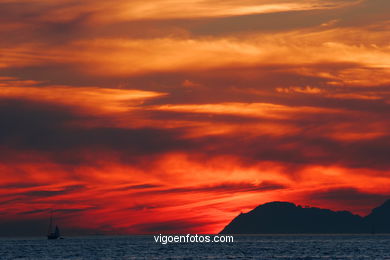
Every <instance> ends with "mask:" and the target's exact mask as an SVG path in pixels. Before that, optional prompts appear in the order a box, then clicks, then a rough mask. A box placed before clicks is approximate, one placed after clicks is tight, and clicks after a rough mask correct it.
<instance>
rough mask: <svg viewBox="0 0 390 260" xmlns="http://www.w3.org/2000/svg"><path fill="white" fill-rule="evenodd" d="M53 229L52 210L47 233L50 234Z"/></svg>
mask: <svg viewBox="0 0 390 260" xmlns="http://www.w3.org/2000/svg"><path fill="white" fill-rule="evenodd" d="M52 230H53V211H52V210H51V211H50V223H49V230H48V232H47V234H48V235H50V234H51V232H52Z"/></svg>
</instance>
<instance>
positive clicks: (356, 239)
mask: <svg viewBox="0 0 390 260" xmlns="http://www.w3.org/2000/svg"><path fill="white" fill-rule="evenodd" d="M0 259H1V260H3V259H4V260H5V259H306V260H309V259H390V235H363V236H361V235H311V236H310V235H297V236H295V235H271V236H266V235H264V236H235V237H234V243H229V244H219V243H218V244H217V243H207V244H205V243H204V244H193V243H188V244H167V245H162V244H158V243H155V242H154V239H153V236H127V237H105V236H100V237H74V238H66V239H63V240H46V239H44V238H15V239H9V238H7V239H5V238H2V239H0Z"/></svg>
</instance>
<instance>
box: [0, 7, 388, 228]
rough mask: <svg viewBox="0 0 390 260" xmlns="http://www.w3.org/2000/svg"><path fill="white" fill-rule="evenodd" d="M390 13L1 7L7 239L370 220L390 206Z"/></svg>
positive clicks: (0, 175)
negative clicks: (255, 217)
mask: <svg viewBox="0 0 390 260" xmlns="http://www.w3.org/2000/svg"><path fill="white" fill-rule="evenodd" d="M389 8H390V2H389V1H387V0H331V1H320V0H301V1H291V0H276V1H275V0H272V1H271V0H243V1H232V0H224V1H222V0H202V1H200V0H189V1H178V0H149V1H141V0H132V1H128V0H118V1H116V2H115V4H113V3H111V2H109V1H103V0H93V1H92V0H86V1H73V0H58V1H50V0H34V1H31V0H29V1H27V0H0V35H1V40H0V118H1V127H0V188H1V189H0V203H1V205H2V207H1V209H0V228H1V229H2V230H3V231H2V232H0V235H7V234H8V233H7V232H9V231H10V230H11V231H12V230H15V228H18V227H23V228H21V230H19V231H20V232H26V230H27V231H28V232H30V233H29V234H35V235H37V234H38V235H39V232H40V231H39V230H40V229H44V230H42V233H44V232H45V231H46V230H45V228H46V224H47V219H48V212H49V211H50V209H54V210H55V215H56V216H57V219H58V221H59V222H60V225H61V226H63V227H64V229H65V230H64V232H65V233H66V231H67V232H68V234H95V233H105V234H144V233H153V234H155V233H188V232H191V233H215V232H218V231H220V230H221V229H222V228H223V227H224V226H225V225H226V224H227V223H229V221H230V220H231V219H232V218H233V217H235V216H236V215H238V214H239V213H240V212H246V211H248V210H250V209H252V208H253V207H255V206H257V205H259V204H262V203H265V202H269V201H275V200H283V201H291V202H294V203H297V204H302V205H312V206H318V207H326V208H330V209H334V210H341V209H345V210H350V211H352V212H354V213H357V214H362V215H364V214H367V213H368V212H369V210H370V209H371V208H372V207H374V206H377V205H379V204H380V203H382V202H383V201H384V200H385V199H387V198H389V197H390V159H389V156H388V155H389V154H390V150H389V149H390V148H389V147H390V121H389V119H388V118H389V116H390V89H389V86H390V42H389V39H390V17H389V15H388V11H387V10H388V9H389ZM34 227H35V228H36V229H34ZM19 231H17V232H19ZM37 232H38V233H37ZM21 234H22V233H21Z"/></svg>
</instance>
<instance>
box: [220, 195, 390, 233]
mask: <svg viewBox="0 0 390 260" xmlns="http://www.w3.org/2000/svg"><path fill="white" fill-rule="evenodd" d="M364 233H390V200H388V201H386V202H385V203H384V204H382V205H381V206H379V207H377V208H374V209H373V210H372V211H371V213H370V214H369V215H367V216H366V217H361V216H358V215H354V214H352V213H351V212H348V211H332V210H329V209H321V208H314V207H301V206H297V205H295V204H293V203H289V202H270V203H266V204H263V205H260V206H258V207H257V208H255V209H253V210H251V211H250V212H248V213H241V214H240V215H238V216H237V217H236V218H234V219H233V221H232V222H230V224H228V225H227V226H226V227H225V228H224V229H223V230H222V231H221V234H364Z"/></svg>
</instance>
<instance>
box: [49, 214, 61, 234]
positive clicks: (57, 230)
mask: <svg viewBox="0 0 390 260" xmlns="http://www.w3.org/2000/svg"><path fill="white" fill-rule="evenodd" d="M60 236H61V235H60V229H59V228H58V226H55V228H54V232H53V211H51V212H50V223H49V230H48V232H47V239H57V238H60Z"/></svg>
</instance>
